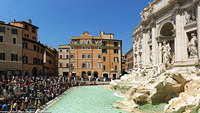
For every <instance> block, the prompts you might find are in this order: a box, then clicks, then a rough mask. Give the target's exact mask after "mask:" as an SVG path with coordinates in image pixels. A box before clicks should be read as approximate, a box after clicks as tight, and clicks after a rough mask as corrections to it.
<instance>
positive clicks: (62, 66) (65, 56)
mask: <svg viewBox="0 0 200 113" xmlns="http://www.w3.org/2000/svg"><path fill="white" fill-rule="evenodd" d="M69 52H70V46H69V45H59V47H58V54H59V55H58V57H59V60H58V73H59V75H60V76H66V77H68V76H69V60H70V59H69V55H70V54H69Z"/></svg>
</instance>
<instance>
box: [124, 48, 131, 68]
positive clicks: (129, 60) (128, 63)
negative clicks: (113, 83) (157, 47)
mask: <svg viewBox="0 0 200 113" xmlns="http://www.w3.org/2000/svg"><path fill="white" fill-rule="evenodd" d="M125 60H126V63H125V64H126V65H127V69H126V71H128V70H132V69H133V48H131V49H130V50H129V51H128V52H126V54H125Z"/></svg>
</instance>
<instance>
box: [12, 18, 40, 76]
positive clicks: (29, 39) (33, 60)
mask: <svg viewBox="0 0 200 113" xmlns="http://www.w3.org/2000/svg"><path fill="white" fill-rule="evenodd" d="M10 25H13V26H17V27H21V28H23V33H22V39H23V40H22V44H23V52H22V56H23V74H24V75H43V57H44V56H43V54H44V46H43V45H42V44H41V43H40V42H38V40H37V39H38V35H37V33H38V29H39V28H38V27H37V26H35V25H32V21H31V20H29V21H28V22H25V21H15V20H14V21H13V22H10Z"/></svg>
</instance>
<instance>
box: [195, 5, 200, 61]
mask: <svg viewBox="0 0 200 113" xmlns="http://www.w3.org/2000/svg"><path fill="white" fill-rule="evenodd" d="M196 5H197V38H198V58H200V1H196Z"/></svg>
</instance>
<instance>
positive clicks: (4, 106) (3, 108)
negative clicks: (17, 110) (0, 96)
mask: <svg viewBox="0 0 200 113" xmlns="http://www.w3.org/2000/svg"><path fill="white" fill-rule="evenodd" d="M3 103H4V104H3V105H2V108H1V111H8V104H7V102H6V101H5V102H3Z"/></svg>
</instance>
